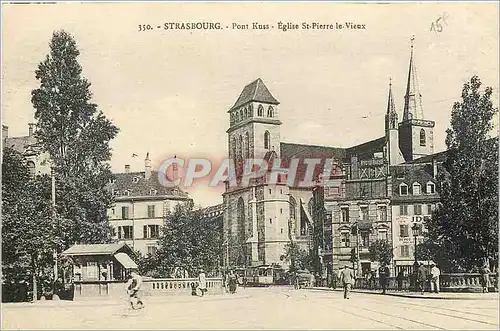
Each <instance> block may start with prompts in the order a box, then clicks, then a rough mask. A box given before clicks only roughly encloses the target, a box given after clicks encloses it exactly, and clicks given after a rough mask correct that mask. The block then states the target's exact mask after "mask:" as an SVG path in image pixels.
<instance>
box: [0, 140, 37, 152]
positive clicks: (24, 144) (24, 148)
mask: <svg viewBox="0 0 500 331" xmlns="http://www.w3.org/2000/svg"><path fill="white" fill-rule="evenodd" d="M3 147H4V148H5V147H10V148H12V149H14V150H15V151H17V152H19V153H21V154H24V153H26V152H28V151H29V149H30V148H35V149H36V148H37V147H38V146H37V141H36V139H35V137H34V136H22V137H9V138H5V143H4V145H3Z"/></svg>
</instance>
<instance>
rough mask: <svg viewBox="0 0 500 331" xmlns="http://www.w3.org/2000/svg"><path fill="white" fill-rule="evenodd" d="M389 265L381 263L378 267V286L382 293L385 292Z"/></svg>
mask: <svg viewBox="0 0 500 331" xmlns="http://www.w3.org/2000/svg"><path fill="white" fill-rule="evenodd" d="M389 274H390V271H389V267H388V266H386V265H385V264H382V266H381V267H380V268H378V277H379V279H380V286H381V287H382V294H385V292H386V290H387V278H389Z"/></svg>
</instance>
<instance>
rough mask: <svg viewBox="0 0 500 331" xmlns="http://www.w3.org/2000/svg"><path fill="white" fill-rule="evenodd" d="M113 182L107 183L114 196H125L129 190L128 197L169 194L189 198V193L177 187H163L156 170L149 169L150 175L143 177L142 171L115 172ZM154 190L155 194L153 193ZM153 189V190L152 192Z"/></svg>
mask: <svg viewBox="0 0 500 331" xmlns="http://www.w3.org/2000/svg"><path fill="white" fill-rule="evenodd" d="M113 176H114V182H113V183H111V184H110V185H109V187H110V188H111V189H113V190H114V191H115V192H116V191H118V194H117V195H116V197H127V195H126V194H124V193H125V191H128V192H129V195H128V197H138V196H142V197H143V196H155V195H156V196H165V195H167V196H171V197H178V198H183V199H191V198H190V197H189V195H188V194H187V193H186V192H184V191H182V190H181V189H180V188H179V187H165V186H163V185H162V184H161V183H160V182H159V181H158V172H157V171H151V177H150V178H149V179H146V178H145V173H144V172H129V173H115V174H113ZM154 190H156V194H154ZM152 191H153V192H152Z"/></svg>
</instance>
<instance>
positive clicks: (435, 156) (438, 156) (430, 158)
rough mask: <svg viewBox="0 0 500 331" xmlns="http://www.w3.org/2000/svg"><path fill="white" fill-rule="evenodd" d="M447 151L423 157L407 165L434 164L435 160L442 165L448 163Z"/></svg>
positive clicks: (408, 162)
mask: <svg viewBox="0 0 500 331" xmlns="http://www.w3.org/2000/svg"><path fill="white" fill-rule="evenodd" d="M446 156H447V151H443V152H438V153H434V154H430V155H426V156H422V157H420V158H418V159H415V160H412V161H407V162H405V164H419V163H432V161H433V160H436V161H437V162H438V163H442V162H444V161H446Z"/></svg>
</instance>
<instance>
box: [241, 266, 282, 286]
mask: <svg viewBox="0 0 500 331" xmlns="http://www.w3.org/2000/svg"><path fill="white" fill-rule="evenodd" d="M285 275H286V272H285V270H284V269H283V268H281V267H279V266H271V265H261V266H256V267H248V268H246V270H245V280H246V284H247V285H248V286H270V285H283V284H286V276H285Z"/></svg>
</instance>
